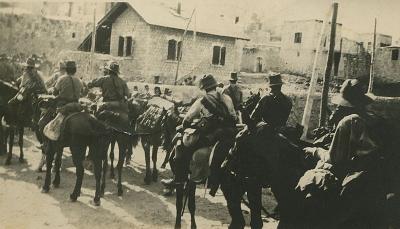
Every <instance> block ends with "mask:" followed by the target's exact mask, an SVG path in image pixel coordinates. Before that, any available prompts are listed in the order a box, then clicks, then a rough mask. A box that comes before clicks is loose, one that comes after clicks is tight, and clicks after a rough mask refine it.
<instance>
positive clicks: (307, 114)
mask: <svg viewBox="0 0 400 229" xmlns="http://www.w3.org/2000/svg"><path fill="white" fill-rule="evenodd" d="M331 11H332V10H331V9H330V10H329V11H328V13H327V15H326V17H325V20H324V22H323V24H322V27H321V32H320V37H319V41H318V46H317V49H316V52H315V57H314V63H313V69H312V74H311V80H310V86H309V88H308V93H307V100H306V105H305V107H304V113H303V118H302V120H301V125H302V126H303V127H304V128H303V135H302V136H301V139H302V140H306V139H307V132H308V129H309V123H310V119H311V110H312V107H313V103H314V94H315V87H316V85H317V80H318V71H317V69H318V68H317V67H318V59H319V55H320V53H321V49H322V41H323V40H324V38H325V37H326V36H325V29H326V25H327V21H328V20H329V16H330V14H331Z"/></svg>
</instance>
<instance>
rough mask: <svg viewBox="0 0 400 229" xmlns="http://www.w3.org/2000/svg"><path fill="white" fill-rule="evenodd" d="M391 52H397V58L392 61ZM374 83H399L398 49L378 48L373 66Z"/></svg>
mask: <svg viewBox="0 0 400 229" xmlns="http://www.w3.org/2000/svg"><path fill="white" fill-rule="evenodd" d="M393 50H398V51H397V52H398V56H397V57H398V58H397V59H396V60H392V52H393ZM374 73H375V78H374V82H376V83H378V84H379V83H400V48H379V49H377V51H376V56H375V65H374Z"/></svg>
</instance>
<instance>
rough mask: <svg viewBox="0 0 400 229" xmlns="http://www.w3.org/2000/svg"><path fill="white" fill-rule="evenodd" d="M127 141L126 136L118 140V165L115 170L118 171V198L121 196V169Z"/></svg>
mask: <svg viewBox="0 0 400 229" xmlns="http://www.w3.org/2000/svg"><path fill="white" fill-rule="evenodd" d="M128 141H129V139H128V138H127V137H126V136H120V139H118V151H119V154H118V155H119V157H118V164H117V169H118V184H117V188H118V196H122V193H123V191H122V168H123V167H124V161H125V155H126V150H127V146H128Z"/></svg>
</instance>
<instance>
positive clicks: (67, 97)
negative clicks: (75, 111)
mask: <svg viewBox="0 0 400 229" xmlns="http://www.w3.org/2000/svg"><path fill="white" fill-rule="evenodd" d="M82 90H83V83H82V81H81V80H80V79H79V78H78V77H76V76H74V75H63V76H61V77H60V78H59V79H58V80H57V82H56V83H55V86H54V92H53V93H54V94H55V95H57V99H58V104H60V105H65V104H67V103H72V102H78V100H79V98H80V97H81V92H82Z"/></svg>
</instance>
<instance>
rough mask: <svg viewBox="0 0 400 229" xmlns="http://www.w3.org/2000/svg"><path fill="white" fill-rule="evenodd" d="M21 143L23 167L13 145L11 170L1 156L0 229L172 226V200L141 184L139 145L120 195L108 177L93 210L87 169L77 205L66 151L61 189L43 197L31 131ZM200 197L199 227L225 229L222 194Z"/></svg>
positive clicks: (270, 202)
mask: <svg viewBox="0 0 400 229" xmlns="http://www.w3.org/2000/svg"><path fill="white" fill-rule="evenodd" d="M24 144H25V146H24V152H25V158H26V159H27V161H26V163H23V164H20V163H19V162H18V158H17V157H18V153H19V150H18V146H17V145H15V147H14V150H13V152H14V157H13V160H12V164H11V165H10V166H4V165H3V162H4V160H5V156H0V162H1V164H0V229H3V228H7V229H14V228H18V229H20V228H34V229H37V228H85V229H86V228H107V229H111V228H173V226H174V222H175V197H174V196H172V197H165V196H163V195H162V185H161V184H160V183H159V182H157V183H152V184H151V185H145V184H144V182H143V177H144V168H145V166H144V165H145V164H144V153H143V150H142V148H141V147H140V146H139V147H137V148H136V149H134V158H133V160H132V163H131V165H129V166H128V167H124V170H123V187H124V195H123V196H122V197H118V196H117V189H116V182H115V181H114V180H112V179H108V181H107V187H106V193H105V197H104V198H103V199H102V202H101V206H100V207H95V206H93V205H92V204H91V201H92V199H93V196H94V189H95V183H94V176H93V174H92V173H91V171H88V170H86V171H85V176H84V180H83V185H82V194H81V196H80V198H79V199H78V202H75V203H72V202H70V201H69V194H70V192H72V189H73V186H74V184H75V168H74V167H73V164H72V158H71V155H70V154H69V151H68V149H65V151H64V155H63V160H62V171H61V185H60V187H59V188H57V189H54V188H53V187H52V189H51V190H50V192H49V193H48V194H42V193H41V192H40V188H41V185H42V183H43V182H44V175H45V174H44V173H37V172H36V171H35V168H36V166H37V164H38V161H39V159H40V152H39V150H38V149H37V148H36V147H35V144H37V143H36V141H35V138H34V136H33V135H32V134H31V133H28V134H27V136H26V137H25V141H24ZM160 151H161V150H160ZM160 151H159V152H160ZM164 156H165V154H164V153H159V156H158V166H160V165H161V163H162V160H163V159H164ZM159 170H160V178H159V180H160V179H162V178H169V177H170V176H171V172H170V170H169V169H166V170H161V169H159ZM204 193H205V191H204V189H203V188H202V187H199V188H198V189H197V191H196V195H197V196H196V204H197V206H196V220H197V225H198V228H227V226H228V224H229V221H230V217H229V214H228V211H227V208H226V202H225V199H224V198H223V196H222V193H221V192H220V191H219V192H218V193H217V196H216V197H214V198H212V197H211V196H209V195H208V194H207V195H206V197H204ZM263 198H264V199H263V202H264V204H263V205H264V207H266V208H267V210H268V211H270V212H271V211H272V209H273V207H274V206H275V202H274V199H273V197H272V196H271V194H270V192H269V191H268V190H265V191H264V196H263ZM186 210H187V209H186ZM243 210H244V215H245V218H246V222H247V225H248V224H249V221H250V219H249V214H248V212H249V210H248V208H246V207H245V206H243ZM276 225H277V222H276V221H274V220H273V219H270V218H264V228H276ZM182 228H190V214H189V213H188V211H186V212H185V215H184V217H183V222H182Z"/></svg>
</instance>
